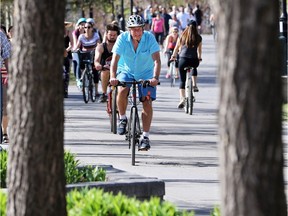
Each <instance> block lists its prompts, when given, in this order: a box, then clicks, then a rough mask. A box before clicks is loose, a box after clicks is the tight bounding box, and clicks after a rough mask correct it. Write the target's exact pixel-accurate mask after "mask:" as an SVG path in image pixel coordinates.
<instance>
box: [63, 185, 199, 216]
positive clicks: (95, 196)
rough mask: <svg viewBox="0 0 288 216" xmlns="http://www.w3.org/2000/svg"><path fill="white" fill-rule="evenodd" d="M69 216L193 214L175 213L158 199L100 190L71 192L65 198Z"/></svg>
mask: <svg viewBox="0 0 288 216" xmlns="http://www.w3.org/2000/svg"><path fill="white" fill-rule="evenodd" d="M66 200H67V211H68V215H69V216H90V215H95V216H96V215H97V216H106V215H109V216H120V215H131V216H132V215H133V216H134V215H135V216H137V215H139V216H148V215H157V216H178V215H179V216H180V215H182V216H193V215H194V213H193V212H190V213H188V212H186V211H177V209H176V207H175V206H174V205H173V204H171V203H169V202H166V201H164V202H161V200H160V199H159V198H155V197H154V198H151V199H150V200H147V201H139V200H137V199H135V198H128V197H127V196H125V195H123V194H121V193H119V194H118V195H116V196H115V195H113V194H112V193H105V192H103V190H100V189H95V188H93V189H91V190H88V189H84V190H81V191H76V190H74V191H71V192H69V193H68V194H67V196H66Z"/></svg>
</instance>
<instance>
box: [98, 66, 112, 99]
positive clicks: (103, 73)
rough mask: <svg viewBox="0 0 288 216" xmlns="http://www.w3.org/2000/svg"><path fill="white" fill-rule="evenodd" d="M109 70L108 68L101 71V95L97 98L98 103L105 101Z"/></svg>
mask: <svg viewBox="0 0 288 216" xmlns="http://www.w3.org/2000/svg"><path fill="white" fill-rule="evenodd" d="M109 75H110V72H109V71H108V70H103V71H101V86H102V95H101V96H100V98H99V102H100V103H104V102H106V101H107V87H108V83H109V77H110V76H109Z"/></svg>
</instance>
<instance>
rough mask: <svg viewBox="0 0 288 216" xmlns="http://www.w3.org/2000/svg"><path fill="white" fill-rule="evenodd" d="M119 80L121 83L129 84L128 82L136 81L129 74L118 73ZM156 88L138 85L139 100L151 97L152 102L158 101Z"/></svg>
mask: <svg viewBox="0 0 288 216" xmlns="http://www.w3.org/2000/svg"><path fill="white" fill-rule="evenodd" d="M117 79H118V80H119V81H120V82H125V81H126V82H127V81H134V78H131V77H130V76H129V75H128V74H127V73H118V74H117ZM127 87H129V88H130V87H131V84H129V85H127ZM156 89H157V88H156V86H147V87H145V88H144V87H143V86H142V85H140V84H139V85H138V96H139V100H140V101H141V98H143V97H146V96H147V95H149V96H150V97H151V100H152V101H154V100H156Z"/></svg>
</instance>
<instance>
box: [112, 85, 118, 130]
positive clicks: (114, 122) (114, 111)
mask: <svg viewBox="0 0 288 216" xmlns="http://www.w3.org/2000/svg"><path fill="white" fill-rule="evenodd" d="M117 93H118V90H117V87H114V89H113V90H112V107H111V132H112V133H113V134H116V133H117V113H118V111H117Z"/></svg>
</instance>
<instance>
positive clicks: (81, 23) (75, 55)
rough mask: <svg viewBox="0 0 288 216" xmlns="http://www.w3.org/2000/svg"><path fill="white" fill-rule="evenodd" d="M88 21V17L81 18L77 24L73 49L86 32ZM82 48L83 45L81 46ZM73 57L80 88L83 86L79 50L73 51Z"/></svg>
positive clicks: (73, 34)
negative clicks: (85, 27)
mask: <svg viewBox="0 0 288 216" xmlns="http://www.w3.org/2000/svg"><path fill="white" fill-rule="evenodd" d="M85 23H86V19H85V18H80V19H78V21H77V23H76V26H75V30H74V31H73V32H72V38H73V40H72V47H73V50H75V47H76V44H77V41H78V38H79V36H80V35H81V34H84V32H85V30H84V26H85ZM80 49H81V47H80ZM72 59H73V71H74V76H75V78H76V82H77V86H78V88H81V84H82V83H81V82H80V78H81V70H80V62H79V56H78V53H77V52H73V53H72Z"/></svg>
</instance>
